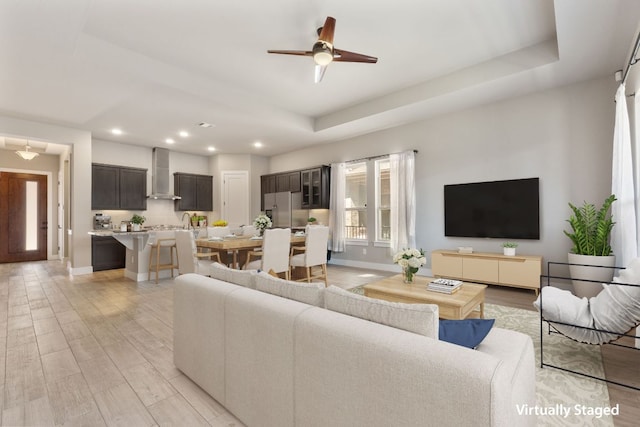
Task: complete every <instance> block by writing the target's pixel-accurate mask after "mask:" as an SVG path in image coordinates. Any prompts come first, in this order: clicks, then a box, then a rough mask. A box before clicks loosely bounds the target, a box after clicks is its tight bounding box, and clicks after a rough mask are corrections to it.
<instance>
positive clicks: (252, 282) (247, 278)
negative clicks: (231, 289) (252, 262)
mask: <svg viewBox="0 0 640 427" xmlns="http://www.w3.org/2000/svg"><path fill="white" fill-rule="evenodd" d="M230 270H231V283H235V284H236V285H240V286H244V287H245V288H251V289H255V288H256V279H255V276H256V274H258V270H237V269H235V268H230Z"/></svg>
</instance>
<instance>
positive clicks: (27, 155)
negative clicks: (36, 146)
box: [16, 143, 39, 160]
mask: <svg viewBox="0 0 640 427" xmlns="http://www.w3.org/2000/svg"><path fill="white" fill-rule="evenodd" d="M29 148H31V147H29V143H27V145H26V147H24V150H18V151H16V154H17V155H18V156H20V157H22V158H23V159H24V160H33V159H35V158H36V157H38V156H39V154H38V153H34V152H33V151H29Z"/></svg>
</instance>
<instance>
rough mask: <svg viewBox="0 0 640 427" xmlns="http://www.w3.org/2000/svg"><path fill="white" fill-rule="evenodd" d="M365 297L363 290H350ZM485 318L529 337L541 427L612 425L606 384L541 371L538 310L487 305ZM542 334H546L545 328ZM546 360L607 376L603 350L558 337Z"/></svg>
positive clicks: (549, 344)
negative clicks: (603, 363)
mask: <svg viewBox="0 0 640 427" xmlns="http://www.w3.org/2000/svg"><path fill="white" fill-rule="evenodd" d="M348 290H349V291H351V292H354V293H358V294H361V295H362V293H363V292H362V287H360V286H359V287H356V288H352V289H348ZM484 314H485V318H487V319H496V323H495V326H496V327H499V328H503V329H511V330H513V331H518V332H522V333H524V334H527V335H529V336H530V337H531V339H532V340H533V345H534V347H535V357H536V408H535V409H536V410H537V411H538V412H536V413H537V414H538V423H537V425H538V426H613V425H614V424H613V417H612V416H611V415H609V414H604V413H603V412H604V410H603V408H610V404H609V392H608V389H607V386H606V383H604V382H603V381H597V380H593V379H590V378H587V377H583V376H580V375H575V374H571V373H568V372H564V371H561V370H558V369H554V368H549V367H545V368H544V369H542V368H540V317H539V314H538V312H537V311H529V310H522V309H518V308H512V307H505V306H501V305H494V304H485V307H484ZM543 331H547V329H546V328H544V329H543ZM544 361H545V363H547V364H552V365H555V366H561V367H563V368H565V369H571V370H575V371H579V372H583V373H588V374H590V375H593V376H597V377H604V368H603V366H602V357H601V354H600V347H598V346H592V345H585V344H579V343H576V342H575V341H572V340H570V339H567V338H565V337H563V336H561V335H558V334H551V335H547V334H546V332H545V337H544Z"/></svg>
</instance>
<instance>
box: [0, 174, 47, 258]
mask: <svg viewBox="0 0 640 427" xmlns="http://www.w3.org/2000/svg"><path fill="white" fill-rule="evenodd" d="M46 259H47V176H46V175H35V174H29V173H12V172H0V262H19V261H39V260H46Z"/></svg>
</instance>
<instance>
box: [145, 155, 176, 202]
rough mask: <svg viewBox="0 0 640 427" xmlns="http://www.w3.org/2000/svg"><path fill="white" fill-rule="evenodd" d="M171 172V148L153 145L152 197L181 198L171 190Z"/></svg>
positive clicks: (159, 198)
mask: <svg viewBox="0 0 640 427" xmlns="http://www.w3.org/2000/svg"><path fill="white" fill-rule="evenodd" d="M169 179H170V174H169V150H167V149H166V148H160V147H153V160H152V164H151V194H150V195H149V198H150V199H156V200H179V199H181V197H180V196H176V195H173V194H171V193H170V192H169V184H170V182H171V181H169Z"/></svg>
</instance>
